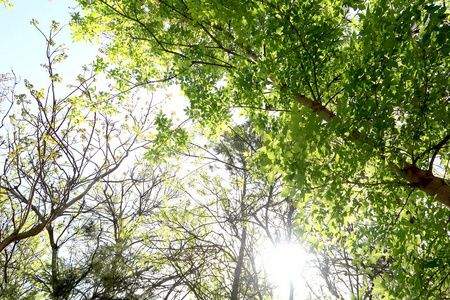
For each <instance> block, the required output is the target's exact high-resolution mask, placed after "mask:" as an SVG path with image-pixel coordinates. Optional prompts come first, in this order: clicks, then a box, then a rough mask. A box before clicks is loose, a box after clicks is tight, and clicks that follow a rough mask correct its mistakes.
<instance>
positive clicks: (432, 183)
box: [73, 0, 450, 298]
mask: <svg viewBox="0 0 450 300" xmlns="http://www.w3.org/2000/svg"><path fill="white" fill-rule="evenodd" d="M79 3H80V4H81V5H82V7H83V9H84V14H75V15H74V19H73V20H74V25H73V28H74V30H75V36H76V37H79V38H94V37H98V36H104V37H107V38H110V43H109V44H108V46H107V47H106V49H105V51H106V52H107V53H108V55H107V57H106V58H101V59H99V60H98V61H97V65H96V66H97V68H98V69H99V70H103V71H106V72H107V73H108V74H110V75H111V76H113V77H115V78H116V79H117V80H118V81H119V83H121V84H123V85H124V86H126V87H128V86H129V84H131V85H146V84H150V83H152V82H155V81H160V82H161V81H169V80H170V82H176V83H178V84H180V85H181V87H182V90H183V92H184V94H185V95H186V97H188V98H189V100H190V107H189V109H188V110H187V113H188V115H189V116H190V117H192V118H194V119H195V120H197V121H198V122H199V123H200V124H201V125H202V126H203V127H204V128H205V129H206V130H207V131H209V133H210V134H211V135H214V134H220V133H221V132H222V130H223V128H224V127H225V126H226V125H227V124H228V122H229V121H230V119H231V118H232V115H233V113H234V112H236V111H239V112H242V113H243V114H244V115H245V116H246V117H247V118H248V119H249V120H251V122H252V124H253V126H254V127H255V130H256V132H259V133H260V134H262V135H263V138H264V146H263V147H261V148H260V149H259V150H258V154H257V156H256V157H255V158H254V159H253V160H252V169H253V172H255V173H259V174H260V175H261V176H267V178H268V179H269V181H273V180H275V174H278V173H280V174H282V175H281V176H282V178H283V181H284V183H285V184H286V185H288V186H289V187H290V190H289V191H286V194H288V195H289V196H290V197H292V198H293V199H295V201H296V203H297V204H296V205H297V207H298V209H299V213H298V214H297V220H298V228H299V230H304V231H305V235H310V234H312V235H313V238H312V239H311V240H310V242H311V243H313V244H316V246H317V248H318V249H322V248H323V247H325V246H327V245H328V243H329V240H333V239H334V240H337V239H338V237H341V236H345V245H343V246H345V247H346V248H348V249H350V252H351V253H353V254H354V255H355V256H356V257H357V258H362V260H363V261H365V262H366V263H370V262H371V261H376V259H378V258H380V257H384V258H388V257H389V256H393V257H394V258H395V263H393V265H392V268H394V269H396V271H395V276H393V278H389V277H386V278H384V279H383V280H380V281H378V282H377V283H376V293H377V294H381V295H386V296H388V295H391V296H394V297H398V298H404V297H406V295H409V297H413V298H414V297H416V298H417V297H419V298H420V297H425V294H427V293H429V295H430V297H432V296H431V295H442V293H443V294H445V293H446V292H448V276H449V273H448V272H449V269H448V259H449V256H448V254H447V253H446V251H445V250H444V249H445V248H446V246H447V245H448V242H449V230H448V229H449V228H448V217H449V211H448V209H449V207H450V186H449V183H448V168H449V161H448V159H449V151H448V149H449V147H448V141H449V139H450V133H449V129H448V124H449V121H450V109H449V107H450V106H449V102H450V98H449V73H448V69H449V62H450V56H449V50H450V45H449V43H448V39H449V37H450V35H449V34H450V27H449V24H448V10H447V8H446V5H445V3H437V2H435V1H413V2H405V1H385V0H380V1H345V0H343V1H278V0H277V1H271V0H263V1H201V0H198V1H195V0H194V1H182V0H174V1H169V0H167V1H103V0H102V1H79ZM348 226H352V227H354V228H355V230H354V231H352V232H351V233H349V234H347V233H346V232H345V228H347V227H348ZM315 233H320V238H316V237H315ZM361 243H362V246H361ZM368 245H376V247H375V249H371V250H369V247H368ZM413 287H414V288H413ZM427 295H428V294H427Z"/></svg>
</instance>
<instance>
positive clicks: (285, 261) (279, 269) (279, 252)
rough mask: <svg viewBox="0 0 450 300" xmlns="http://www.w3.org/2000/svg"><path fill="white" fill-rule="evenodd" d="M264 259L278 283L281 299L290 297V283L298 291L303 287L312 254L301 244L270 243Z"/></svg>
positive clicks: (268, 269)
mask: <svg viewBox="0 0 450 300" xmlns="http://www.w3.org/2000/svg"><path fill="white" fill-rule="evenodd" d="M262 259H263V263H264V268H265V269H266V271H267V273H268V274H269V278H270V280H271V281H273V282H274V283H275V284H276V285H277V292H276V294H277V297H278V298H279V299H288V296H289V290H290V283H292V284H293V286H294V290H296V291H297V292H299V290H300V289H302V288H303V286H304V283H305V280H304V279H303V273H304V272H305V268H306V265H307V262H308V261H309V260H311V255H310V254H309V253H308V252H307V251H306V250H305V249H304V248H303V247H302V246H301V245H299V244H276V245H272V244H269V245H267V247H266V248H265V251H264V252H263V257H262ZM296 299H298V298H296Z"/></svg>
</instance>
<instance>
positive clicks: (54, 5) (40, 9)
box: [0, 0, 98, 88]
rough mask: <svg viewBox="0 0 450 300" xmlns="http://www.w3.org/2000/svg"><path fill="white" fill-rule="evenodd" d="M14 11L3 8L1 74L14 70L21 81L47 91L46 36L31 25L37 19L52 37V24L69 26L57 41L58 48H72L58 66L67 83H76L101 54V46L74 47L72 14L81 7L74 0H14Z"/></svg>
mask: <svg viewBox="0 0 450 300" xmlns="http://www.w3.org/2000/svg"><path fill="white" fill-rule="evenodd" d="M12 2H13V4H14V7H13V8H10V9H8V10H6V9H4V8H3V7H0V28H1V30H0V74H4V73H10V72H11V70H13V71H14V73H15V74H16V75H17V76H18V77H19V76H20V79H21V84H20V86H23V80H24V79H28V80H29V81H30V82H31V83H32V84H33V85H34V86H35V87H39V88H46V87H47V86H48V80H46V76H45V75H46V71H45V69H44V68H42V67H41V66H40V64H42V63H45V62H46V44H45V39H44V37H43V36H42V34H41V33H40V32H39V31H38V30H37V29H36V28H35V27H34V26H33V25H31V24H30V21H31V20H32V19H33V18H34V19H37V20H38V21H39V23H40V25H39V27H40V29H41V30H42V31H43V32H44V33H45V34H47V35H48V33H49V31H50V24H51V22H52V20H55V21H57V22H60V23H61V25H65V24H66V25H67V26H66V27H65V28H64V29H63V30H62V32H60V33H59V34H58V36H57V37H56V38H55V42H56V43H57V44H63V43H64V44H65V45H66V47H68V48H69V50H68V51H67V54H68V55H69V57H68V59H67V60H66V61H65V62H63V64H61V65H57V66H56V71H57V72H58V73H60V75H61V76H62V77H63V79H64V80H65V82H66V81H67V82H74V79H75V78H76V76H77V75H78V74H80V73H81V72H82V66H83V65H84V64H89V63H91V62H92V61H93V60H94V59H95V56H96V55H97V54H98V46H97V45H95V44H89V43H85V42H77V43H71V41H72V38H71V35H70V28H69V26H68V23H69V21H70V11H71V9H72V8H75V7H76V6H77V3H76V2H75V1H71V0H53V1H49V0H14V1H12Z"/></svg>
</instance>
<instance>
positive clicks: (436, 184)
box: [295, 93, 450, 208]
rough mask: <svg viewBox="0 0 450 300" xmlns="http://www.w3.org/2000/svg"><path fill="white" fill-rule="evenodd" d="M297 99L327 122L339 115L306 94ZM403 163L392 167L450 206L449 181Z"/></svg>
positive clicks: (412, 183)
mask: <svg viewBox="0 0 450 300" xmlns="http://www.w3.org/2000/svg"><path fill="white" fill-rule="evenodd" d="M295 100H296V101H297V102H298V103H300V104H302V105H304V106H306V107H308V108H310V109H312V110H314V111H315V112H316V114H317V115H320V116H322V118H323V120H324V121H325V122H327V123H329V122H330V121H331V119H333V118H335V117H337V116H336V115H335V114H334V113H333V112H332V111H330V110H329V109H328V108H326V107H325V106H324V105H322V104H321V103H320V102H318V101H314V100H311V99H309V98H307V97H306V96H305V95H301V94H299V93H296V94H295ZM351 138H352V139H359V134H354V133H352V134H351ZM403 165H404V167H403V168H400V167H399V166H397V165H395V164H393V163H391V167H392V169H393V170H394V171H395V172H396V173H397V175H399V176H400V177H401V178H403V179H405V180H406V181H408V183H409V185H410V186H412V187H415V188H418V189H419V190H421V191H424V192H425V193H427V194H428V195H430V196H436V200H438V201H439V202H441V203H442V204H444V205H445V206H447V207H448V208H450V183H449V182H447V181H446V180H445V179H443V178H439V177H436V176H434V175H433V174H431V172H428V171H424V170H422V169H419V168H418V167H416V166H414V165H412V164H409V163H407V162H403Z"/></svg>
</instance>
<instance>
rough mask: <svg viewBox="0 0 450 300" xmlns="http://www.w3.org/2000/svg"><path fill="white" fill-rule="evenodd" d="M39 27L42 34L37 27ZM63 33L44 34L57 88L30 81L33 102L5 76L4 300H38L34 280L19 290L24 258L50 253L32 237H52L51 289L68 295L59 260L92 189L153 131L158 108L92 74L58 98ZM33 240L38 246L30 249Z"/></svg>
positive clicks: (0, 240)
mask: <svg viewBox="0 0 450 300" xmlns="http://www.w3.org/2000/svg"><path fill="white" fill-rule="evenodd" d="M32 24H33V25H35V26H36V28H37V21H35V20H33V21H32ZM39 30H40V29H39ZM59 31H60V28H59V24H58V23H56V22H53V23H52V25H51V29H50V34H49V35H48V36H46V35H45V34H44V33H43V32H42V31H41V33H42V34H43V35H44V37H45V39H46V43H47V49H46V50H47V51H46V52H47V63H46V64H44V65H43V66H44V68H45V69H46V71H47V72H48V78H49V82H50V85H49V87H48V90H47V91H45V90H44V89H40V90H37V89H35V88H34V87H33V85H32V84H31V83H30V82H28V81H26V80H25V87H26V88H27V89H28V91H29V96H27V95H26V94H17V93H16V91H15V90H16V88H17V85H18V84H19V82H18V80H17V78H16V77H15V75H14V74H12V75H11V74H9V75H8V74H7V75H3V76H2V77H1V85H2V86H1V88H2V89H1V91H0V97H1V101H2V103H1V105H2V107H1V108H2V116H1V127H0V130H1V135H2V139H1V142H0V151H1V153H2V155H1V158H0V165H1V171H0V208H1V214H0V253H2V261H1V263H0V265H1V268H2V271H3V279H2V281H1V282H0V284H1V285H0V291H1V292H2V293H6V294H5V296H6V295H9V293H10V292H9V291H16V294H17V295H20V293H18V292H17V291H18V290H25V291H27V290H28V291H29V290H31V294H30V295H29V296H30V297H31V298H33V293H35V292H36V290H37V289H36V287H35V286H34V287H33V286H31V287H30V283H29V281H27V284H26V285H24V286H20V282H21V280H23V277H25V278H27V276H26V274H29V272H28V271H27V266H26V265H24V264H23V263H24V262H23V261H22V262H21V260H25V259H29V260H30V261H34V260H35V256H36V255H38V253H39V251H42V253H45V251H44V250H43V249H45V248H44V247H42V244H41V243H39V242H36V241H42V240H40V239H35V238H33V237H37V236H38V235H39V234H40V233H42V232H44V231H47V233H48V235H49V242H50V245H51V253H50V256H51V257H52V262H51V266H52V269H51V271H50V272H49V273H50V274H51V276H50V280H49V282H47V283H48V286H50V287H51V288H49V289H50V290H53V292H54V294H53V296H55V299H63V298H64V297H65V294H61V295H60V296H57V293H58V292H62V291H61V289H60V288H59V287H61V286H60V285H59V283H61V282H60V279H61V278H60V276H59V275H61V274H62V275H61V276H63V275H68V276H69V275H71V274H63V273H64V272H62V271H61V270H58V269H59V268H60V267H61V268H62V266H59V265H58V264H59V263H58V262H57V261H58V257H59V256H58V250H59V248H60V247H61V246H62V245H63V244H64V243H65V242H66V241H65V238H64V236H65V235H66V234H67V232H65V230H66V229H67V227H69V225H70V224H71V222H72V220H73V219H72V217H74V216H76V215H77V214H79V212H80V210H81V209H82V208H83V207H84V206H85V205H86V196H87V195H88V193H89V192H90V191H91V190H92V188H93V187H94V186H95V185H96V184H98V183H99V182H101V181H103V180H105V179H106V178H107V177H108V176H109V175H110V174H112V173H114V172H115V171H117V170H118V169H119V167H120V166H121V165H122V163H123V162H124V161H125V159H126V158H127V156H128V155H129V153H130V152H132V151H133V150H135V149H138V148H142V147H143V146H145V145H146V144H148V141H143V140H142V139H141V136H142V132H147V133H148V134H149V135H150V131H149V129H150V128H151V126H152V122H151V120H149V115H150V111H151V110H152V109H153V108H154V106H153V104H152V103H147V105H146V106H145V108H143V109H142V110H141V111H140V112H136V111H135V108H136V105H134V106H133V105H131V106H130V104H133V103H130V102H128V101H127V100H126V99H124V94H123V93H122V94H121V97H116V96H115V95H113V94H111V93H110V92H102V91H100V92H97V91H96V87H95V86H94V84H93V83H94V79H95V75H94V74H92V73H91V74H90V72H89V70H88V69H87V68H84V71H85V74H84V75H80V76H79V77H78V80H79V82H78V85H77V86H71V87H70V91H69V92H68V93H67V95H66V96H63V97H61V96H59V94H58V88H57V87H58V83H60V82H61V78H60V77H59V75H58V74H57V73H56V71H55V64H57V63H60V62H61V61H63V60H64V59H65V58H66V54H65V51H64V50H65V49H64V48H63V47H61V46H58V47H56V46H55V41H54V37H55V36H56V35H57V34H58V32H59ZM31 242H33V243H35V245H34V247H31V246H30V244H28V243H31ZM28 267H30V266H28ZM30 268H32V267H30ZM24 270H25V271H24ZM27 272H28V273H27ZM15 274H17V276H15ZM24 274H25V275H24ZM71 279H73V278H68V279H67V280H66V281H65V282H64V283H67V282H68V281H70V280H71ZM16 288H18V290H17V289H16ZM72 288H73V287H72ZM69 290H70V289H69ZM11 294H14V293H13V292H11ZM25 294H26V292H24V295H25Z"/></svg>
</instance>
